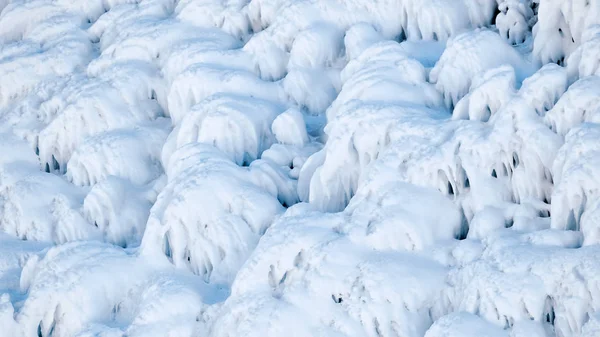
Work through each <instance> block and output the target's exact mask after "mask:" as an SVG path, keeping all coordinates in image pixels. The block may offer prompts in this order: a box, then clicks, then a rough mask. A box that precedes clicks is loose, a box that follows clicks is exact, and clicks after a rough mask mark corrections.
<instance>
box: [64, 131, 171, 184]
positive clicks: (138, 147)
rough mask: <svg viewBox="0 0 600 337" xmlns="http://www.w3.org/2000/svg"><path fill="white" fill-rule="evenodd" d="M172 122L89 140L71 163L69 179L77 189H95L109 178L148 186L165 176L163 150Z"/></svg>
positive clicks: (116, 132)
mask: <svg viewBox="0 0 600 337" xmlns="http://www.w3.org/2000/svg"><path fill="white" fill-rule="evenodd" d="M169 124H170V123H169V121H168V120H161V121H158V123H154V124H151V125H148V126H147V127H144V126H139V127H136V128H133V129H119V130H114V131H109V132H105V133H101V134H100V135H98V136H95V137H89V138H87V139H86V140H85V141H84V142H83V143H82V144H81V145H80V146H79V147H78V148H77V149H76V150H75V152H74V153H73V155H72V156H71V159H70V160H69V162H68V163H67V173H66V176H67V178H68V179H69V180H70V181H72V182H73V184H75V185H79V186H83V185H94V184H96V183H97V182H100V181H102V180H104V179H106V177H108V176H116V177H120V178H124V179H128V180H129V181H131V182H132V183H134V184H145V183H147V182H149V181H151V180H154V179H156V178H157V177H158V176H159V175H160V174H161V173H162V168H161V166H160V162H159V160H160V150H161V148H162V145H163V144H164V142H165V140H166V138H167V135H168V132H169V131H170V128H169Z"/></svg>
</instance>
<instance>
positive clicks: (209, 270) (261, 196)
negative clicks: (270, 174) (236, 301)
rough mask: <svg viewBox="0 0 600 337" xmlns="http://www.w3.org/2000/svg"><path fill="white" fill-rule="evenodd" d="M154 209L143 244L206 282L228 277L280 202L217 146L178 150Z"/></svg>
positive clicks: (278, 209)
mask: <svg viewBox="0 0 600 337" xmlns="http://www.w3.org/2000/svg"><path fill="white" fill-rule="evenodd" d="M166 173H167V176H168V183H167V185H166V187H165V188H164V189H163V190H162V192H161V193H160V194H159V195H158V198H157V201H156V203H155V204H154V206H153V207H152V209H151V211H150V218H149V220H148V224H147V226H146V231H145V233H144V238H143V240H142V245H141V249H142V252H143V254H144V255H146V256H152V258H156V259H163V260H169V261H171V263H173V264H174V265H175V266H177V267H179V268H185V269H189V270H190V271H192V272H193V273H194V274H197V275H199V276H201V277H202V278H203V279H204V280H205V281H206V282H209V281H210V282H230V281H232V280H233V278H234V276H235V273H236V272H237V269H239V267H240V266H241V265H242V264H243V262H244V261H245V259H246V258H247V256H248V255H249V254H250V252H251V251H252V249H253V248H254V246H255V245H256V243H257V242H258V239H259V238H260V236H261V235H262V234H263V233H264V232H265V230H266V229H267V228H268V227H269V225H270V223H271V221H272V220H273V218H274V217H275V216H276V215H277V214H279V213H281V211H282V206H281V204H280V203H279V202H278V200H277V198H276V195H275V196H273V195H271V194H269V193H268V192H266V191H265V190H264V189H263V188H261V187H260V186H257V185H255V184H253V183H252V178H251V174H250V172H249V171H248V170H247V169H245V168H240V167H238V166H237V165H236V164H234V163H233V162H232V161H230V160H229V159H228V158H227V156H226V155H225V154H224V153H222V152H220V151H219V150H218V149H216V148H214V147H212V146H209V145H204V144H200V143H194V144H189V145H186V146H183V147H182V148H181V149H179V150H177V151H176V152H175V153H174V154H173V156H171V158H170V160H169V164H168V166H167V169H166Z"/></svg>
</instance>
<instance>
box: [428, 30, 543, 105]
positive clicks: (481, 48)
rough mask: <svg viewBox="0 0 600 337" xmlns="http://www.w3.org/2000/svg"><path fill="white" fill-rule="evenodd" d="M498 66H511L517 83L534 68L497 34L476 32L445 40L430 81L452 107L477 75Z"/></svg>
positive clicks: (484, 31)
mask: <svg viewBox="0 0 600 337" xmlns="http://www.w3.org/2000/svg"><path fill="white" fill-rule="evenodd" d="M501 65H509V66H512V67H513V68H514V69H515V74H516V79H517V81H518V82H519V83H520V82H521V81H522V80H523V79H525V78H526V77H528V76H530V75H531V74H532V73H533V67H532V66H531V65H529V64H528V63H527V61H526V60H525V59H524V58H523V56H521V54H520V53H519V52H518V51H516V50H515V49H513V47H511V46H510V45H509V44H508V43H507V42H506V41H505V40H504V39H502V38H501V37H500V35H498V34H497V33H494V32H493V31H491V30H487V29H478V30H474V31H470V32H467V33H464V34H461V35H458V36H456V37H455V38H453V39H451V40H450V41H448V45H447V47H446V50H445V51H444V53H443V54H442V57H441V58H440V61H439V62H438V63H437V64H436V65H435V67H434V68H433V69H432V70H431V74H430V77H429V78H430V80H431V82H432V83H435V87H436V88H437V89H438V90H439V91H440V92H442V93H443V94H444V100H445V102H446V105H447V106H449V107H451V106H454V105H456V103H457V102H458V100H460V99H461V98H462V97H463V96H464V95H466V94H467V92H468V91H469V88H470V87H471V84H472V82H473V80H474V78H475V77H476V76H477V75H481V74H482V73H483V72H485V71H486V70H489V69H491V68H496V67H498V66H501Z"/></svg>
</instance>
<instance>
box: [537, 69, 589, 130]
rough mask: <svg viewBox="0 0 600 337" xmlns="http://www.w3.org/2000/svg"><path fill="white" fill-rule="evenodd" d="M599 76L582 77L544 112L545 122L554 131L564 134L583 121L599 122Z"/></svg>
mask: <svg viewBox="0 0 600 337" xmlns="http://www.w3.org/2000/svg"><path fill="white" fill-rule="evenodd" d="M598 88H600V77H598V76H590V77H585V78H582V79H580V80H578V81H576V82H575V83H573V84H572V85H571V86H569V89H568V90H567V92H566V93H565V94H564V95H563V96H561V97H560V99H559V100H558V102H557V103H556V105H555V106H554V107H553V108H552V109H551V110H550V111H548V113H547V114H546V118H545V119H546V123H547V124H548V125H550V127H552V130H554V131H555V132H556V133H558V134H559V135H561V136H565V135H566V134H567V133H568V132H569V131H570V130H571V129H573V128H574V127H576V126H578V125H580V124H581V123H584V122H591V123H598V122H600V97H598V94H597V90H598Z"/></svg>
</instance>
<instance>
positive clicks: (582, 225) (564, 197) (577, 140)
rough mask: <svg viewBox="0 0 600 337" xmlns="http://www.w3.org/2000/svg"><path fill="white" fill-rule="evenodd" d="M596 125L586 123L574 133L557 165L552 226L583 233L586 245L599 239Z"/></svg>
mask: <svg viewBox="0 0 600 337" xmlns="http://www.w3.org/2000/svg"><path fill="white" fill-rule="evenodd" d="M599 132H600V128H598V126H597V125H596V124H587V123H586V124H582V125H581V126H580V127H576V128H574V129H573V130H571V131H570V132H569V133H568V134H567V136H566V138H565V145H564V146H563V147H561V149H560V151H558V154H557V156H556V160H555V162H554V167H553V170H552V172H553V174H554V184H555V188H554V192H553V194H552V227H553V228H560V229H567V230H581V231H582V232H583V234H584V236H585V241H586V244H592V243H596V242H597V240H598V234H599V233H598V229H599V228H598V224H597V223H596V221H595V220H596V219H597V216H598V213H597V212H598V198H597V197H596V195H597V192H598V187H599V186H600V185H599V182H600V177H599V176H598V173H597V170H596V169H595V168H596V167H597V166H596V165H598V163H597V161H598V157H597V156H598V151H600V147H599V146H598V138H597V137H598V136H599V135H600V134H599ZM588 210H589V212H588Z"/></svg>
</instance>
